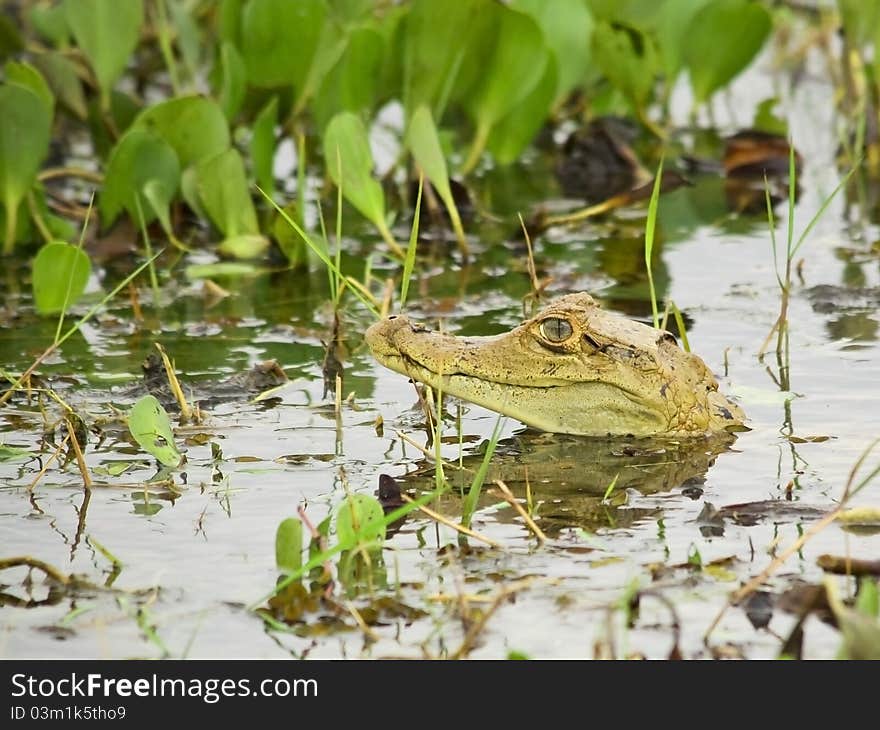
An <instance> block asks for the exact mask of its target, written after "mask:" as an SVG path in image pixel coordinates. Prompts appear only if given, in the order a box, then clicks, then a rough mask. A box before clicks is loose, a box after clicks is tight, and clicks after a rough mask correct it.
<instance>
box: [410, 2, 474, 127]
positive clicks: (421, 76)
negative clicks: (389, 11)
mask: <svg viewBox="0 0 880 730" xmlns="http://www.w3.org/2000/svg"><path fill="white" fill-rule="evenodd" d="M485 9H486V3H485V0H456V2H453V3H450V2H448V0H414V2H413V3H412V4H411V7H410V9H409V13H408V14H407V16H406V19H405V21H404V23H405V28H404V31H403V39H404V40H403V44H404V45H403V104H404V107H405V109H406V112H407V117H410V116H411V115H412V113H413V111H415V109H416V108H418V107H419V106H421V105H422V104H427V105H428V106H429V107H430V108H431V111H432V112H433V113H434V118H435V119H441V118H442V116H443V110H444V108H445V97H446V96H448V94H449V90H450V89H452V88H456V87H460V84H459V83H458V76H459V74H460V72H461V69H462V65H463V60H464V56H465V54H466V51H467V47H468V44H469V38H470V37H471V35H472V34H473V29H474V28H475V26H476V23H475V21H476V20H477V18H478V16H479V15H480V14H481V13H480V11H481V10H485Z"/></svg>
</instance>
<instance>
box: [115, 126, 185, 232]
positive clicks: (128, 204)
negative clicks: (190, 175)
mask: <svg viewBox="0 0 880 730" xmlns="http://www.w3.org/2000/svg"><path fill="white" fill-rule="evenodd" d="M148 184H149V185H150V186H151V192H150V194H149V196H148V197H145V188H146V187H147V185H148ZM179 185H180V162H178V159H177V155H176V154H175V152H174V149H173V148H172V147H171V145H169V144H168V143H167V142H166V141H165V140H164V139H162V138H161V137H160V136H159V135H157V134H156V133H154V132H151V131H149V130H148V129H138V128H133V129H130V130H129V131H128V132H126V133H125V134H124V135H123V136H122V137H121V138H120V140H119V142H118V143H117V144H116V147H114V148H113V152H112V153H111V154H110V160H109V162H108V163H107V172H106V175H105V177H104V187H103V189H102V190H101V197H100V199H99V206H100V209H101V218H102V223H103V225H104V227H105V228H106V227H108V226H109V225H110V224H111V223H113V221H115V220H116V217H117V216H118V215H119V214H120V213H121V212H122V211H123V210H125V211H127V212H128V214H129V216H131V219H132V220H133V221H134V222H135V224H137V223H138V215H139V214H138V200H140V204H141V209H142V210H143V213H144V219H145V222H147V223H149V222H150V221H152V220H153V219H155V218H156V216H157V215H159V216H160V217H161V216H163V215H167V210H168V206H169V205H170V204H171V201H172V200H173V199H174V195H175V194H176V193H177V189H178V187H179ZM145 200H148V202H149V205H145ZM162 203H164V210H157V207H159V208H161V207H163V206H162Z"/></svg>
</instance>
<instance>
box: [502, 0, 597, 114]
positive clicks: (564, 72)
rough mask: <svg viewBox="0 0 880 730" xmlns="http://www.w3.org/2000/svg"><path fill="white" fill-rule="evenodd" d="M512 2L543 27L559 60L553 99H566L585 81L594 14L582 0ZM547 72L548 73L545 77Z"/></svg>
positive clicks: (516, 0)
mask: <svg viewBox="0 0 880 730" xmlns="http://www.w3.org/2000/svg"><path fill="white" fill-rule="evenodd" d="M511 5H512V7H514V8H516V9H517V10H521V11H522V12H524V13H527V14H528V15H530V16H531V17H532V18H534V19H535V21H536V22H537V23H538V25H539V26H541V30H542V31H543V32H544V38H545V41H546V43H547V46H548V47H549V48H550V51H551V52H552V54H553V56H554V58H555V59H556V88H555V90H554V94H553V100H554V101H558V100H561V99H563V98H564V97H566V96H568V95H569V94H570V93H571V92H572V91H573V90H574V89H575V88H576V87H577V86H578V85H579V84H580V83H581V82H583V81H584V77H585V76H586V73H587V70H588V69H589V68H590V37H591V36H592V33H593V16H592V15H591V14H590V11H589V9H588V8H587V6H586V4H584V1H583V0H553V2H550V3H548V2H546V0H513V2H512V3H511ZM546 75H547V73H546V72H545V74H544V76H545V78H546ZM541 83H542V84H543V83H544V82H543V80H542V82H541Z"/></svg>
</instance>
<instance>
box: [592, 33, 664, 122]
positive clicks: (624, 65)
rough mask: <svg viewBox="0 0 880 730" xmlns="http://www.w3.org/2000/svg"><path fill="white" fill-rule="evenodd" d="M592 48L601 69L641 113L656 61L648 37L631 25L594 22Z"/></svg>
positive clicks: (652, 78) (594, 58)
mask: <svg viewBox="0 0 880 730" xmlns="http://www.w3.org/2000/svg"><path fill="white" fill-rule="evenodd" d="M592 50H593V60H594V61H595V62H596V64H597V66H598V67H599V68H600V69H601V70H602V73H603V74H604V75H605V76H606V77H607V78H608V80H609V81H611V83H612V85H613V86H614V87H615V88H617V89H618V90H619V91H620V92H621V93H622V94H623V95H624V96H625V97H626V98H627V99H628V100H629V102H630V103H631V104H632V105H633V107H634V108H635V109H636V111H637V112H639V113H641V112H642V111H643V110H644V108H645V105H646V104H647V103H648V100H649V99H650V96H651V91H652V90H653V88H654V80H655V78H656V75H657V71H658V65H659V58H658V56H657V52H656V50H655V48H654V44H653V42H652V41H651V39H650V37H649V36H647V35H645V34H644V33H642V32H641V31H640V30H638V29H637V28H634V27H632V26H624V25H617V26H612V25H610V24H608V23H604V22H603V23H597V24H596V27H595V29H594V30H593V41H592Z"/></svg>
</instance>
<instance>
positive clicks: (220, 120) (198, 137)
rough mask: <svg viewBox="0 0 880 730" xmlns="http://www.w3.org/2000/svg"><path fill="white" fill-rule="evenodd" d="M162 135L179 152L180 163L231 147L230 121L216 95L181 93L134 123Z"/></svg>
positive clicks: (150, 109) (215, 153)
mask: <svg viewBox="0 0 880 730" xmlns="http://www.w3.org/2000/svg"><path fill="white" fill-rule="evenodd" d="M132 126H133V127H135V128H139V129H149V130H152V131H154V132H155V133H156V134H158V135H159V136H160V137H162V138H163V139H164V140H165V141H166V142H168V144H170V145H171V146H172V147H173V148H174V151H175V152H176V153H177V158H178V160H180V166H181V167H189V165H191V164H192V163H194V162H198V161H199V160H203V159H205V158H207V157H211V156H213V155H217V154H218V153H220V152H223V150H225V149H226V148H227V147H229V142H230V138H229V125H228V123H227V122H226V117H225V116H224V115H223V110H222V109H221V108H220V106H219V105H218V104H217V102H215V101H214V100H213V99H208V98H206V97H203V96H182V97H179V98H177V99H170V100H168V101H164V102H162V103H160V104H156V105H155V106H153V107H150V108H149V109H145V110H144V111H143V112H141V113H140V114H139V115H138V116H137V118H136V119H135V120H134V123H133V124H132Z"/></svg>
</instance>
